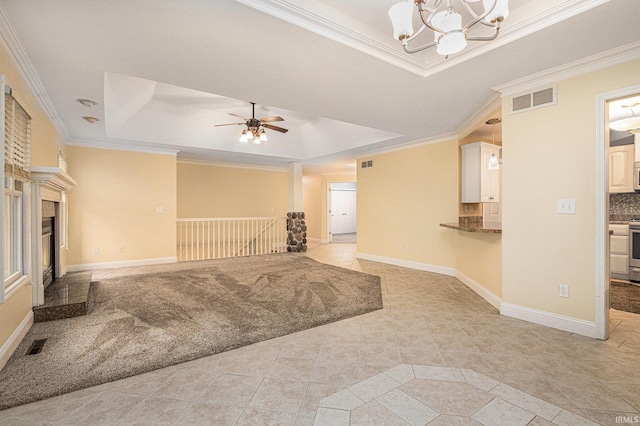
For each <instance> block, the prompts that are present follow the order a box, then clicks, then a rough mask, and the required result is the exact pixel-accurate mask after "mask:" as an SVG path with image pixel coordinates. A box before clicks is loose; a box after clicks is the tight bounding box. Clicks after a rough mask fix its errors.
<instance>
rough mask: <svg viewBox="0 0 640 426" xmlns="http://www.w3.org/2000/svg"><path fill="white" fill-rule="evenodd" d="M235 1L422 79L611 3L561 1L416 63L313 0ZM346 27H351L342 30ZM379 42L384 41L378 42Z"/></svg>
mask: <svg viewBox="0 0 640 426" xmlns="http://www.w3.org/2000/svg"><path fill="white" fill-rule="evenodd" d="M236 1H237V2H238V3H242V4H244V5H246V6H248V7H251V8H254V9H256V10H259V11H261V12H264V13H267V14H269V15H271V16H273V17H275V18H278V19H282V20H283V21H286V22H289V23H290V24H293V25H296V26H298V27H300V28H303V29H306V30H308V31H311V32H313V33H315V34H318V35H320V36H323V37H326V38H328V39H330V40H333V41H337V42H338V43H341V44H343V45H345V46H348V47H351V48H354V49H356V50H359V51H360V52H362V53H365V54H367V55H370V56H372V57H374V58H377V59H380V60H382V61H384V62H387V63H389V64H391V65H394V66H397V67H399V68H401V69H404V70H406V71H409V72H412V73H414V74H416V75H419V76H421V77H425V78H426V77H429V76H431V75H434V74H436V73H439V72H441V71H444V70H446V69H447V68H450V67H453V66H455V65H458V64H460V63H462V62H465V61H467V60H469V59H472V58H475V57H477V56H479V55H482V54H484V53H487V52H489V51H491V50H493V49H496V48H498V47H500V46H504V45H505V44H508V43H510V42H512V41H515V40H517V39H520V38H522V37H524V36H527V35H529V34H533V33H535V32H536V31H539V30H541V29H543V28H546V27H548V26H551V25H554V24H557V23H558V22H560V21H563V20H565V19H568V18H570V17H572V16H576V15H579V14H580V13H583V12H586V11H587V10H589V9H592V8H594V7H597V6H600V5H602V4H604V3H607V2H609V1H611V0H565V1H562V2H561V3H560V4H558V5H556V6H554V7H552V8H550V9H548V10H546V11H544V12H542V13H539V14H537V15H535V16H532V17H529V18H527V19H524V20H522V21H521V22H518V23H517V24H514V25H511V26H508V27H506V28H504V29H503V30H501V32H500V36H499V37H498V38H497V39H496V40H494V41H491V42H489V43H484V42H475V43H471V44H470V45H469V46H468V47H467V48H466V49H465V50H464V51H463V52H461V53H459V54H457V55H454V56H452V57H450V58H448V59H445V58H444V57H441V56H439V55H438V56H437V57H436V58H435V59H430V60H428V61H425V60H422V59H420V58H424V56H423V55H411V54H407V53H405V52H404V51H403V50H402V49H401V48H400V44H399V42H397V41H396V40H393V37H391V35H383V34H381V33H380V32H378V31H376V30H374V29H372V28H371V27H366V26H365V25H363V24H361V23H358V22H357V21H355V20H353V19H350V18H349V17H346V16H344V15H342V16H339V15H338V14H337V13H336V12H335V11H333V12H334V13H332V14H330V15H329V14H326V15H323V14H322V13H321V12H320V9H321V8H320V6H319V5H318V2H316V1H315V0H306V1H302V2H301V1H300V0H297V1H293V0H236ZM301 4H302V5H301ZM312 9H315V10H312ZM338 18H341V20H342V21H344V22H345V23H344V24H343V23H341V22H338ZM347 21H348V22H347ZM346 23H348V24H349V25H351V27H348V26H346ZM380 39H382V40H384V41H380ZM387 40H388V41H389V43H388V44H387ZM391 42H393V44H391Z"/></svg>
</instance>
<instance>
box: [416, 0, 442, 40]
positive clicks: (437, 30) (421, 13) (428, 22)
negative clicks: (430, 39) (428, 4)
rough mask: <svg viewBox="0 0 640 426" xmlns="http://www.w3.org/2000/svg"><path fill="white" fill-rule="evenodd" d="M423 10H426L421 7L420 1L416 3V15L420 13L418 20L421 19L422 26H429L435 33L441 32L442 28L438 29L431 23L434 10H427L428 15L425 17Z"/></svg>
mask: <svg viewBox="0 0 640 426" xmlns="http://www.w3.org/2000/svg"><path fill="white" fill-rule="evenodd" d="M438 4H439V3H438ZM425 12H427V11H426V10H424V9H423V8H422V3H420V4H419V5H418V15H420V20H421V21H422V24H423V25H424V26H426V27H427V28H429V29H430V30H432V31H435V32H437V33H441V32H442V30H439V29H437V28H436V27H434V26H433V25H431V17H432V16H433V14H434V12H435V10H434V11H432V12H429V16H428V17H427V19H425V18H424V13H425Z"/></svg>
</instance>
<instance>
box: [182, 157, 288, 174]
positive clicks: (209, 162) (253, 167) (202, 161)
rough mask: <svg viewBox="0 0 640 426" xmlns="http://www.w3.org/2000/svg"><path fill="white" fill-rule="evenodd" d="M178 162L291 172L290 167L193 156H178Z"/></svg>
mask: <svg viewBox="0 0 640 426" xmlns="http://www.w3.org/2000/svg"><path fill="white" fill-rule="evenodd" d="M178 163H184V164H194V165H199V166H215V167H229V168H232V169H250V170H264V171H268V172H287V173H288V172H289V167H277V166H273V167H269V166H257V165H256V166H253V165H251V164H237V163H220V162H217V161H207V160H195V159H191V158H178Z"/></svg>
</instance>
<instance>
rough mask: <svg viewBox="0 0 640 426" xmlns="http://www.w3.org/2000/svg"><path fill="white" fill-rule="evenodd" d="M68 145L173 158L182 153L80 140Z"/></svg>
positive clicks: (172, 150) (173, 150)
mask: <svg viewBox="0 0 640 426" xmlns="http://www.w3.org/2000/svg"><path fill="white" fill-rule="evenodd" d="M67 145H68V146H77V147H80V148H95V149H107V150H110V151H127V152H139V153H142V154H158V155H169V156H172V157H177V155H178V152H180V150H177V149H168V148H152V147H146V146H135V145H115V144H111V143H107V142H96V141H82V140H79V139H71V140H68V141H67Z"/></svg>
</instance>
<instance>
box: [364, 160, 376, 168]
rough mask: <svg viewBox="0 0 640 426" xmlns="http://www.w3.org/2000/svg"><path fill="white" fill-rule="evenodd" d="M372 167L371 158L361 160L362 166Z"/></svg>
mask: <svg viewBox="0 0 640 426" xmlns="http://www.w3.org/2000/svg"><path fill="white" fill-rule="evenodd" d="M367 167H373V160H367V161H363V162H362V168H363V169H366V168H367Z"/></svg>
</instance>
